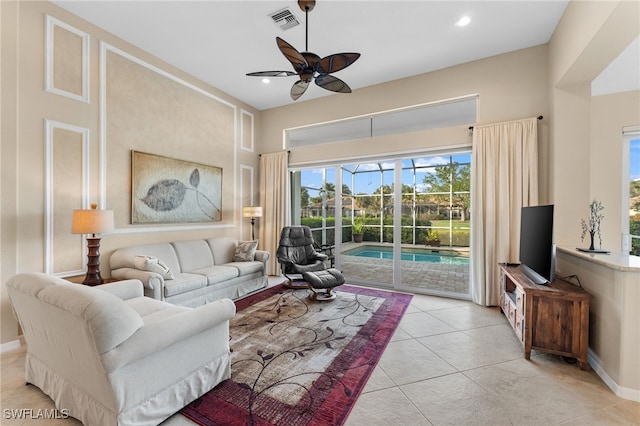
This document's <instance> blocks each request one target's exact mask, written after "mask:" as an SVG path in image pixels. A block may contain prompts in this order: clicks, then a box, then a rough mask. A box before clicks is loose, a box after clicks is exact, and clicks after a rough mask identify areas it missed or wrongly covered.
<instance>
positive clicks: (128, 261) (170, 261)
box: [109, 243, 182, 272]
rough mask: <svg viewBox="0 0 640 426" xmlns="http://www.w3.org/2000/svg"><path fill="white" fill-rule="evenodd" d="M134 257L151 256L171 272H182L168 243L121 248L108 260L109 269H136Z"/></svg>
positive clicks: (174, 252) (176, 257)
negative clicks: (160, 261)
mask: <svg viewBox="0 0 640 426" xmlns="http://www.w3.org/2000/svg"><path fill="white" fill-rule="evenodd" d="M136 256H152V257H157V258H158V259H160V260H162V261H163V262H164V263H165V264H166V265H167V266H168V267H169V269H171V271H173V272H182V269H181V268H180V262H179V261H178V256H177V254H176V251H175V250H174V248H173V246H172V245H171V244H169V243H158V244H146V245H141V246H131V247H123V248H119V249H117V250H115V251H114V252H113V254H112V255H111V258H110V259H109V266H111V269H112V270H113V269H120V268H133V269H136V265H135V264H134V259H135V257H136Z"/></svg>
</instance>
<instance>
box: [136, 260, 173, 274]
mask: <svg viewBox="0 0 640 426" xmlns="http://www.w3.org/2000/svg"><path fill="white" fill-rule="evenodd" d="M133 264H134V265H135V266H136V269H141V270H143V271H149V272H155V273H158V274H160V275H161V276H162V278H164V279H166V280H172V279H173V278H174V276H173V271H172V270H171V268H169V267H168V266H167V264H166V263H164V262H163V261H162V259H158V258H157V257H154V256H147V255H136V256H134V258H133Z"/></svg>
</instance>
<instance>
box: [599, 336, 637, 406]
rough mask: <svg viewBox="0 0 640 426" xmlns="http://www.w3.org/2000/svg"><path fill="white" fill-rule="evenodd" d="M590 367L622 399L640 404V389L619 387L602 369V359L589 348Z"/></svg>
mask: <svg viewBox="0 0 640 426" xmlns="http://www.w3.org/2000/svg"><path fill="white" fill-rule="evenodd" d="M589 365H591V368H593V371H595V372H596V374H597V375H598V376H600V378H601V379H602V381H603V382H604V383H605V384H606V385H607V386H608V387H609V389H611V390H612V391H613V393H615V394H616V395H617V396H619V397H620V398H624V399H629V400H631V401H636V402H640V389H631V388H626V387H623V386H620V385H618V384H617V383H616V382H615V380H613V379H612V378H611V376H609V374H607V372H606V371H605V370H604V368H602V365H601V362H600V359H598V357H597V356H596V354H595V353H594V352H593V351H592V350H591V348H589Z"/></svg>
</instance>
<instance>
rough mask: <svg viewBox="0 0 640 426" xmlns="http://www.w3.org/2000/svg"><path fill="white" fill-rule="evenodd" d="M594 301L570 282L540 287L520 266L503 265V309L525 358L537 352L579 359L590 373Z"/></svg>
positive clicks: (555, 282) (501, 280) (553, 283)
mask: <svg viewBox="0 0 640 426" xmlns="http://www.w3.org/2000/svg"><path fill="white" fill-rule="evenodd" d="M590 299H591V295H590V294H589V293H587V292H586V291H584V290H583V289H581V288H580V287H577V286H575V285H572V284H570V283H567V282H564V281H561V280H557V279H556V280H554V281H553V282H552V283H551V284H549V285H537V284H534V283H533V282H531V280H529V278H527V276H526V275H524V273H523V272H522V270H521V268H520V266H506V265H504V264H500V307H501V309H502V312H504V314H505V316H506V317H507V318H508V319H509V323H510V324H511V327H513V329H514V331H515V333H516V336H518V339H519V340H520V342H521V343H522V344H523V345H524V357H525V359H530V357H531V350H532V349H535V350H538V351H543V352H549V353H553V354H557V355H562V356H566V357H571V358H576V359H577V360H578V363H579V366H580V369H581V370H587V369H588V368H589V364H588V362H587V361H588V359H587V357H588V355H587V351H588V349H589V301H590Z"/></svg>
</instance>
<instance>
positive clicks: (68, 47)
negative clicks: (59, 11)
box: [44, 15, 89, 103]
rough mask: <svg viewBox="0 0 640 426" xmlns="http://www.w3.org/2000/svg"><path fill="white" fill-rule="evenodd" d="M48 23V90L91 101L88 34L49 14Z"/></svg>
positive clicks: (46, 48) (46, 82)
mask: <svg viewBox="0 0 640 426" xmlns="http://www.w3.org/2000/svg"><path fill="white" fill-rule="evenodd" d="M45 26H46V28H45V61H44V62H45V72H44V75H45V82H44V88H45V90H46V91H47V92H50V93H54V94H56V95H60V96H64V97H67V98H69V99H73V100H76V101H80V102H84V103H89V34H87V33H84V32H82V31H80V30H78V29H76V28H74V27H72V26H71V25H68V24H66V23H64V22H62V21H60V20H58V19H56V18H53V17H51V16H49V15H47V16H46V18H45Z"/></svg>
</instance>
